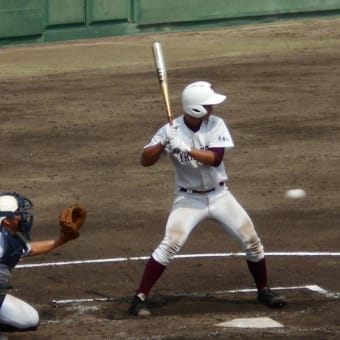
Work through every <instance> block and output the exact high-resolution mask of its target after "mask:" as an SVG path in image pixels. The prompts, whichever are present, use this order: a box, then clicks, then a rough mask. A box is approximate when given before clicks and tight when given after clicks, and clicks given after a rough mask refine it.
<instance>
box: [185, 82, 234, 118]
mask: <svg viewBox="0 0 340 340" xmlns="http://www.w3.org/2000/svg"><path fill="white" fill-rule="evenodd" d="M226 98H227V96H224V95H222V94H219V93H216V92H215V90H214V88H213V87H212V85H211V84H210V83H208V82H207V81H195V82H193V83H191V84H189V85H187V86H186V87H185V89H184V90H183V93H182V104H183V109H184V112H185V113H187V114H188V115H190V116H192V117H195V118H201V117H203V116H204V115H206V114H207V113H208V112H207V110H206V109H205V108H204V106H203V105H215V104H221V103H222V102H223V101H225V100H226Z"/></svg>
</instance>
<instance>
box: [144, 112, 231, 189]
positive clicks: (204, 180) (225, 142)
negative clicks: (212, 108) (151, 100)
mask: <svg viewBox="0 0 340 340" xmlns="http://www.w3.org/2000/svg"><path fill="white" fill-rule="evenodd" d="M173 124H174V126H178V128H177V129H178V136H179V138H180V139H181V140H182V141H183V142H185V143H186V144H187V145H189V146H191V147H192V148H195V149H200V150H207V149H209V148H232V147H233V146H234V143H233V140H232V137H231V135H230V132H229V130H228V128H227V126H226V124H225V122H224V121H223V119H221V118H219V117H217V116H215V115H210V116H209V119H208V120H204V121H202V124H201V127H200V129H199V130H198V131H197V132H194V131H192V130H190V129H189V128H188V127H187V126H186V124H185V122H184V116H180V117H178V118H176V119H175V120H174V121H173ZM167 127H168V124H165V125H164V126H162V127H161V128H160V129H159V130H158V131H157V132H156V134H155V135H154V136H153V137H152V139H151V142H150V143H149V144H148V145H146V146H145V147H148V146H151V145H155V144H157V143H159V142H161V141H164V140H165V138H166V131H167ZM165 150H166V152H168V153H169V154H170V158H171V160H172V162H173V164H174V166H175V181H176V186H177V188H186V189H192V190H200V191H204V190H209V189H211V188H214V187H216V186H218V183H220V182H224V181H226V180H227V179H228V176H227V173H226V170H225V167H224V164H223V162H221V164H220V165H218V166H210V165H205V164H203V163H201V162H199V161H197V160H195V159H194V158H192V157H191V156H190V155H188V154H186V153H183V152H181V153H178V154H172V153H171V152H170V150H169V149H167V148H166V149H165Z"/></svg>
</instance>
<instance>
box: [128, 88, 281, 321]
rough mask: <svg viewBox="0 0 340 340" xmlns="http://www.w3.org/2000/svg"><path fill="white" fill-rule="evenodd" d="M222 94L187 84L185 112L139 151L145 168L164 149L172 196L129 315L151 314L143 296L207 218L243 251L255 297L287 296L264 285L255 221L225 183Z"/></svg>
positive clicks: (277, 300)
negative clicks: (219, 106) (170, 172)
mask: <svg viewBox="0 0 340 340" xmlns="http://www.w3.org/2000/svg"><path fill="white" fill-rule="evenodd" d="M226 98H227V97H226V96H225V95H222V94H218V93H216V91H215V90H214V88H213V87H212V85H211V84H210V83H208V82H206V81H197V82H194V83H191V84H189V85H188V86H186V87H185V89H184V90H183V93H182V104H183V109H184V115H182V116H180V117H177V118H176V119H174V120H173V125H172V126H170V125H169V124H166V125H164V126H163V127H161V128H160V129H159V130H158V131H157V132H156V134H155V135H154V136H153V137H152V139H151V141H150V142H149V144H147V145H146V146H145V147H144V149H143V152H142V158H141V162H142V165H143V166H145V167H148V166H152V165H154V164H155V163H156V162H157V161H158V160H159V158H160V156H161V155H162V154H163V153H167V154H169V156H170V159H171V161H172V163H173V165H174V168H175V185H176V188H175V194H174V200H173V203H172V207H171V210H170V214H169V216H168V220H167V223H166V227H165V235H164V238H163V240H162V241H161V243H160V244H159V245H158V247H157V248H156V249H155V250H154V251H153V253H152V255H151V257H150V259H149V260H148V262H147V264H146V267H145V269H144V273H143V276H142V279H141V282H140V284H139V287H138V289H137V291H136V294H135V296H134V297H133V300H132V302H131V306H130V309H129V314H132V315H136V316H149V315H150V311H149V309H148V305H147V296H148V294H149V292H150V290H151V289H152V287H153V286H154V284H155V283H156V282H157V280H158V279H159V278H160V276H161V275H162V274H163V272H164V270H165V268H166V267H167V265H168V264H169V263H170V262H171V261H172V260H173V259H174V256H175V255H176V254H177V253H178V252H179V251H180V250H181V248H182V247H183V245H184V243H185V241H186V240H187V238H188V237H189V235H190V233H191V232H192V231H193V230H194V229H195V227H196V226H197V225H198V224H199V223H200V222H201V221H203V220H205V219H208V218H209V219H213V220H215V221H217V222H219V223H220V224H221V225H222V227H223V228H224V230H225V231H226V232H227V233H229V235H231V237H233V238H234V239H236V240H237V241H238V242H239V244H240V246H241V247H242V249H243V251H244V252H245V257H246V261H247V265H248V268H249V271H250V274H251V275H252V277H253V279H254V281H255V285H256V288H257V300H258V301H259V302H260V303H263V304H264V305H267V306H270V307H283V306H285V304H286V299H285V298H284V297H282V296H279V295H278V294H277V293H276V292H274V291H273V290H271V289H270V288H269V286H268V280H267V269H266V261H265V254H264V250H263V245H262V243H261V240H260V238H259V236H258V234H257V232H256V230H255V227H254V224H253V222H252V220H251V218H250V217H249V215H248V214H247V212H246V211H245V209H244V208H243V207H242V206H241V205H240V203H239V202H238V201H237V200H236V199H235V197H234V196H233V194H232V193H231V192H230V190H229V189H228V187H227V184H226V183H227V180H228V176H227V173H226V170H225V167H224V164H223V156H224V153H225V151H226V150H228V149H230V148H232V147H233V146H234V143H233V140H232V137H231V135H230V132H229V130H228V128H227V126H226V124H225V122H224V121H223V120H222V119H221V118H220V117H218V116H216V115H213V107H214V105H217V104H221V103H222V102H224V101H225V100H226Z"/></svg>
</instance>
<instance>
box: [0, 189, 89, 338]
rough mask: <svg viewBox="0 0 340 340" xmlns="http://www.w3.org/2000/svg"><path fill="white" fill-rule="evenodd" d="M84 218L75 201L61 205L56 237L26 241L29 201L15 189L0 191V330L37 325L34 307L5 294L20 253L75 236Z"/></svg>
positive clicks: (30, 215)
mask: <svg viewBox="0 0 340 340" xmlns="http://www.w3.org/2000/svg"><path fill="white" fill-rule="evenodd" d="M85 218H86V210H84V208H82V207H80V206H75V205H72V206H71V208H70V207H69V206H68V207H65V208H63V209H62V211H61V213H60V216H59V222H60V235H59V237H58V238H57V239H55V240H42V241H30V240H31V237H30V232H31V227H32V224H33V204H32V202H31V201H30V200H29V199H28V198H26V197H24V196H22V195H21V194H19V193H16V192H9V193H1V194H0V330H20V331H23V330H29V329H35V328H36V327H37V326H38V324H39V314H38V311H37V310H36V309H35V308H34V307H32V306H31V305H30V304H28V303H27V302H25V301H23V300H21V299H19V298H17V297H15V296H13V295H12V294H9V290H10V289H11V286H10V279H11V271H12V270H13V269H14V268H15V266H16V265H17V263H18V262H19V261H20V259H21V258H22V257H23V256H33V255H39V254H43V253H47V252H49V251H51V250H53V249H55V248H57V247H59V246H61V245H63V244H65V243H66V242H68V241H71V240H74V239H76V238H78V236H79V228H80V226H81V225H82V223H83V222H84V221H85ZM76 224H78V225H76ZM39 289H40V290H41V289H43V286H41V287H39Z"/></svg>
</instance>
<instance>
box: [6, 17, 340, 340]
mask: <svg viewBox="0 0 340 340" xmlns="http://www.w3.org/2000/svg"><path fill="white" fill-rule="evenodd" d="M156 40H158V41H160V42H161V43H162V44H163V49H164V52H165V55H166V62H167V66H168V77H169V88H170V99H171V103H172V107H173V112H174V115H179V114H181V112H182V111H181V106H180V96H181V91H182V89H183V87H184V86H185V85H186V84H187V83H189V82H191V81H194V80H199V79H203V80H209V81H211V82H213V83H214V85H215V87H216V89H217V90H218V91H220V92H223V93H226V94H227V95H228V101H227V103H226V104H223V105H221V106H219V107H216V113H217V114H218V115H220V116H222V117H223V118H225V120H226V121H227V123H228V125H229V127H230V130H231V132H232V135H233V138H234V141H235V143H236V147H235V148H234V149H233V150H232V151H228V153H227V154H226V156H225V162H226V166H227V169H228V172H229V175H230V181H229V187H230V189H231V190H232V192H233V193H234V195H235V196H236V197H237V198H238V199H239V200H240V201H241V203H242V204H243V205H244V207H245V208H246V209H247V210H248V212H249V214H250V215H251V216H252V218H253V220H254V222H255V224H256V228H257V230H258V233H259V234H260V236H261V238H262V241H263V243H264V245H265V250H266V251H267V252H285V253H290V252H299V254H300V255H301V252H308V254H310V252H330V253H332V254H333V256H331V255H328V256H324V255H323V256H321V255H320V256H307V255H304V256H295V255H293V254H291V255H290V256H287V255H286V256H284V255H281V256H274V255H268V256H267V262H268V271H269V278H270V283H271V286H272V287H274V288H278V289H279V291H280V293H281V294H283V295H285V296H286V297H287V298H288V300H289V304H288V306H287V307H286V308H284V309H279V310H272V309H268V308H266V307H264V306H262V305H258V304H257V303H256V302H255V293H254V292H246V293H243V292H241V291H240V290H241V289H248V288H253V283H252V280H251V278H250V275H249V274H248V272H247V269H246V265H245V261H244V258H243V257H242V256H231V257H206V258H204V257H197V258H179V259H176V260H175V261H174V262H173V263H172V264H171V265H170V266H169V268H168V269H167V270H166V272H165V273H164V275H163V276H162V278H161V279H160V281H159V282H158V283H157V284H156V286H155V287H154V289H153V291H152V294H151V295H150V302H151V310H152V313H153V316H152V317H151V318H150V319H136V318H135V317H132V316H128V315H127V309H128V306H129V300H130V298H131V296H132V295H133V293H134V290H135V289H136V287H137V285H138V283H139V280H140V277H141V274H142V272H143V269H144V265H145V260H143V259H140V260H132V259H129V260H124V259H122V260H121V261H120V262H108V263H100V262H99V263H93V262H92V263H82V264H66V265H63V266H61V265H60V266H56V265H52V266H46V267H35V268H27V267H21V268H17V269H15V270H14V271H13V282H12V283H13V286H14V289H13V291H12V294H14V295H16V296H18V297H21V298H23V299H25V300H27V301H28V302H30V303H31V304H32V305H33V306H35V307H36V308H37V309H38V310H39V312H40V314H41V324H40V326H39V328H38V329H37V330H36V331H30V332H3V333H2V336H3V337H4V338H6V337H8V338H10V339H45V338H46V339H47V338H51V339H74V338H81V339H151V338H152V339H206V338H208V337H211V338H219V339H223V338H228V339H254V338H266V339H271V338H284V339H286V338H289V339H326V338H327V339H336V338H339V337H340V325H339V314H340V307H339V298H338V297H339V292H340V284H339V282H340V277H339V256H335V255H334V253H336V252H339V218H340V210H339V187H340V179H339V165H340V160H339V128H340V119H339V106H340V105H339V104H340V100H339V98H340V97H339V79H340V78H339V76H340V64H339V55H340V19H339V18H338V17H335V18H325V19H313V20H297V21H293V20H291V21H278V22H275V23H268V24H257V25H249V26H238V27H225V28H220V29H212V30H206V31H191V32H176V33H162V34H147V35H140V36H126V37H115V38H107V39H100V40H90V41H88V40H87V41H75V42H67V43H53V44H45V45H31V46H24V47H10V48H1V49H0V79H1V81H0V90H1V102H0V117H1V125H0V140H1V154H2V161H1V166H0V181H1V182H0V183H1V187H0V189H1V191H18V192H21V193H22V194H24V195H26V196H28V197H30V198H31V199H32V200H33V202H34V205H35V225H34V228H33V231H32V236H33V238H34V239H38V240H39V239H47V238H55V237H56V235H57V234H58V223H57V216H58V213H59V210H60V209H61V207H62V206H64V205H65V204H66V203H69V202H74V201H79V202H81V203H83V204H84V205H85V206H86V207H87V208H88V211H89V214H88V219H87V222H86V225H85V226H84V228H83V231H82V235H81V238H80V239H78V240H77V241H74V242H71V243H69V244H67V245H65V246H63V247H61V248H58V249H56V250H55V251H52V252H51V253H49V254H46V255H43V256H39V257H35V258H33V257H32V258H27V259H25V260H24V261H23V262H22V263H21V265H27V264H36V263H56V262H57V263H58V262H61V261H76V260H95V259H97V260H100V259H116V258H121V257H122V258H128V257H141V256H149V255H150V254H151V252H152V250H153V248H154V247H155V246H157V244H158V242H159V241H160V240H161V238H162V236H163V231H164V224H165V221H166V218H167V214H168V210H169V207H170V204H171V200H172V193H173V172H172V168H171V165H170V163H169V162H168V161H164V162H161V163H159V164H157V165H155V166H154V167H151V168H143V167H142V166H141V165H140V154H141V150H142V147H143V145H145V144H146V143H147V142H148V140H149V138H150V137H151V135H152V134H153V133H154V132H155V130H156V129H157V128H158V127H159V126H160V125H161V124H163V123H164V121H165V113H164V107H163V103H162V99H161V95H160V90H159V85H158V81H157V78H156V74H155V70H154V66H153V60H152V52H151V43H152V42H153V41H156ZM296 187H299V188H304V189H305V191H306V193H307V196H306V197H305V198H304V199H301V200H289V199H287V198H286V197H285V196H284V193H285V191H286V190H287V189H290V188H296ZM238 251H239V248H238V245H237V244H236V243H235V242H234V241H233V240H232V239H231V238H230V237H229V236H228V235H226V234H224V232H223V231H222V230H221V229H220V228H219V226H218V225H216V224H215V223H214V222H212V221H207V222H205V223H202V224H201V225H199V226H198V228H197V230H196V231H195V232H194V233H193V234H192V236H191V238H190V239H189V240H188V242H187V243H186V245H185V247H184V248H183V250H182V251H181V254H206V253H230V252H231V253H237V252H238ZM306 285H314V286H318V287H320V288H322V289H324V293H321V292H320V291H312V290H311V289H307V288H296V289H288V288H289V287H303V286H306ZM228 290H236V291H237V292H236V293H233V294H232V293H228V292H227V291H228ZM83 298H89V299H92V300H93V301H91V302H81V303H75V302H73V303H64V304H61V303H60V304H57V305H56V304H53V303H52V301H53V300H58V301H59V300H64V299H71V300H74V299H83ZM260 316H267V317H271V318H273V319H274V320H276V321H278V322H280V323H282V324H283V325H284V327H283V328H267V329H252V328H250V329H239V328H220V327H216V326H215V324H216V323H219V322H222V321H228V320H232V319H234V318H247V317H260Z"/></svg>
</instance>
